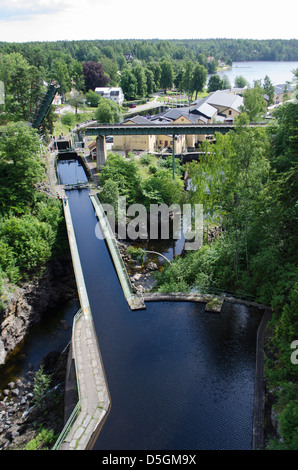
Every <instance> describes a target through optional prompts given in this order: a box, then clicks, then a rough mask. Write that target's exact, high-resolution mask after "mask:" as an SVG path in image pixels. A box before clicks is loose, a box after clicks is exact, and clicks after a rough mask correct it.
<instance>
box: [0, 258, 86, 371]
mask: <svg viewBox="0 0 298 470" xmlns="http://www.w3.org/2000/svg"><path fill="white" fill-rule="evenodd" d="M76 297H77V292H76V284H75V280H74V274H73V268H72V264H71V259H70V256H69V254H67V253H66V254H65V255H64V256H62V257H61V259H59V260H56V261H55V262H52V263H51V265H50V266H48V268H47V269H46V270H45V272H44V273H43V275H42V276H41V277H39V278H37V279H35V280H34V281H32V282H28V283H24V284H23V285H22V287H17V286H9V285H8V284H7V285H6V286H5V289H4V294H3V295H2V300H3V301H4V302H5V304H6V308H5V310H4V311H2V312H1V316H0V365H1V364H4V363H5V360H6V358H7V355H8V354H9V353H11V352H13V351H14V349H15V347H16V346H17V345H18V344H19V343H20V342H21V341H22V340H23V339H24V338H25V336H26V335H27V333H28V332H29V330H30V328H31V326H33V325H34V324H36V323H39V322H40V321H41V319H42V317H43V315H44V314H45V313H46V312H47V311H48V310H49V309H52V308H55V307H56V306H57V305H59V304H60V303H61V302H65V301H66V300H68V299H73V298H76Z"/></svg>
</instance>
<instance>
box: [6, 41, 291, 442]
mask: <svg viewBox="0 0 298 470" xmlns="http://www.w3.org/2000/svg"><path fill="white" fill-rule="evenodd" d="M297 42H298V41H297V40H290V41H283V40H272V41H253V40H229V39H226V40H219V39H210V40H187V41H177V40H171V41H159V40H152V41H137V40H123V41H59V42H53V43H47V42H46V43H27V44H25V43H24V44H22V43H20V44H17V43H0V81H2V82H3V83H4V89H5V96H4V98H5V99H4V102H3V103H1V102H0V126H1V128H0V132H1V139H0V183H1V184H0V295H1V294H2V295H1V297H0V298H1V303H0V310H3V308H4V307H5V296H6V295H7V293H8V292H9V289H10V288H12V287H11V286H13V285H22V283H23V282H24V281H27V280H28V279H32V278H34V276H38V275H40V273H41V272H42V270H43V269H44V268H45V266H46V264H47V263H48V262H49V261H50V260H51V258H52V257H53V256H59V253H60V251H59V250H61V249H62V247H63V244H64V243H65V232H64V223H63V214H62V210H61V205H60V202H59V200H57V199H56V198H53V197H51V196H50V195H49V192H48V191H47V190H46V179H47V178H46V170H47V160H46V158H44V155H45V153H46V152H47V150H46V146H44V144H48V142H49V136H50V135H51V134H53V128H54V122H55V120H56V119H57V115H56V114H55V110H54V107H52V108H51V110H50V112H49V114H48V116H47V119H46V121H45V122H44V125H43V141H42V140H41V136H40V134H39V133H38V132H37V130H35V129H33V128H32V127H31V126H29V125H28V122H30V118H31V116H32V114H33V112H34V109H35V106H36V104H37V103H38V99H39V97H40V95H41V94H42V92H43V91H44V83H43V81H44V80H45V81H49V80H52V79H56V80H57V81H58V82H59V84H60V92H61V94H62V96H63V99H65V100H67V99H68V93H69V92H70V91H71V90H76V91H77V92H78V93H81V94H87V96H88V97H89V98H88V100H89V101H90V103H91V101H92V100H93V99H95V96H94V88H95V86H96V85H95V86H94V84H95V82H94V81H92V80H93V78H94V77H96V80H97V79H98V77H99V78H100V80H101V82H100V83H98V82H96V83H97V86H100V85H101V84H111V85H119V84H124V83H125V80H126V84H127V88H128V90H130V92H129V93H128V96H129V98H132V99H135V98H136V97H143V96H144V95H146V94H148V93H150V92H152V91H155V90H156V89H159V87H161V88H164V87H165V88H167V86H168V82H166V81H165V82H163V81H162V80H161V78H163V79H164V80H165V77H169V75H170V78H171V80H172V82H174V83H175V80H176V83H182V84H183V85H181V86H182V87H183V88H185V89H186V90H187V86H188V85H187V80H186V78H187V71H188V70H190V68H191V67H190V66H189V64H190V63H192V64H193V66H201V67H203V69H204V70H205V72H206V73H207V71H209V72H210V70H211V71H212V70H213V71H216V67H217V66H218V61H223V62H224V63H225V64H231V63H232V62H233V61H241V60H298V56H297V50H298V48H297ZM208 57H212V58H213V59H212V60H211V61H209V62H208ZM210 64H211V65H210ZM169 65H170V67H169ZM94 67H95V71H94ZM194 68H195V67H194ZM132 70H134V74H132V73H131V72H132ZM163 70H164V75H163V76H162V75H161V73H162V71H163ZM198 70H199V69H198ZM200 70H202V69H200ZM119 71H121V73H122V75H121V78H120V76H119V74H118V72H119ZM169 71H170V73H169ZM132 75H133V76H132ZM92 77H93V78H92ZM133 77H135V78H133ZM121 79H122V83H121ZM88 80H89V81H88ZM150 86H151V88H150ZM84 97H85V95H84ZM92 105H93V104H92ZM97 105H98V102H97V103H94V107H95V108H96V106H97ZM118 111H119V110H118V109H111V110H110V118H109V119H111V120H113V119H119V118H120V117H119V114H118ZM116 115H117V118H116ZM248 120H249V117H248V116H247V115H246V114H245V113H242V114H241V115H240V117H239V118H238V120H237V127H236V130H235V132H231V133H228V134H226V135H221V134H219V135H216V142H215V143H213V144H211V143H205V144H204V147H203V150H204V154H203V155H202V157H201V159H200V162H199V163H198V162H192V163H189V164H188V165H187V167H186V168H181V167H180V165H178V164H177V167H176V175H175V180H174V181H173V179H172V172H171V161H170V160H164V161H161V162H159V163H158V164H157V163H156V161H155V160H154V158H153V157H151V156H146V157H144V158H143V161H142V165H143V170H144V168H145V167H146V169H147V170H148V171H147V170H146V177H144V171H141V170H140V166H138V165H137V164H136V162H135V161H134V159H133V157H132V156H131V157H130V158H128V159H123V158H122V157H119V156H118V155H110V156H109V158H108V161H107V164H106V167H105V168H104V170H103V171H102V173H101V174H100V183H101V186H102V193H101V194H102V198H103V200H104V201H105V202H109V203H112V204H113V203H115V201H116V199H117V196H118V195H125V196H126V197H127V201H128V203H129V204H130V203H133V202H138V203H142V204H144V205H145V206H146V207H147V208H149V207H150V203H152V202H155V203H158V204H161V203H166V204H168V205H170V204H172V203H179V204H181V203H183V202H189V203H191V204H196V203H202V204H203V206H204V213H205V214H206V219H205V229H206V230H205V240H204V244H203V247H202V248H201V249H200V250H198V251H193V252H189V253H186V254H185V255H184V256H181V257H178V258H176V259H175V260H174V262H173V263H172V264H171V266H166V267H165V269H164V270H163V272H162V275H159V276H158V275H157V279H156V281H157V284H156V288H157V289H158V290H160V291H181V290H183V291H189V290H190V289H198V290H201V291H213V292H223V291H225V292H231V293H233V295H235V296H236V295H238V296H239V297H244V298H250V299H254V300H256V301H258V302H260V303H263V304H266V305H269V306H271V307H272V309H273V315H272V319H271V322H270V325H269V328H268V331H267V337H266V371H265V373H266V388H267V390H270V396H271V397H273V401H274V409H275V411H276V412H277V413H278V415H279V423H280V436H278V437H275V438H274V439H270V440H268V442H267V448H272V449H291V450H297V449H298V406H297V405H298V401H297V391H298V390H297V389H298V385H297V377H298V374H297V372H298V369H297V367H298V365H297V364H295V363H293V362H292V361H291V354H292V352H293V349H291V343H292V342H293V341H294V340H298V277H297V248H298V247H297V228H298V227H297V220H298V217H297V216H298V214H297V211H298V203H297V193H298V191H297V190H298V188H297V170H298V168H297V163H298V162H297V157H298V106H297V104H294V103H287V104H283V105H282V106H280V107H279V108H278V109H276V110H275V112H274V114H273V119H272V120H271V122H270V124H269V125H268V126H266V128H248V127H246V124H247V122H248ZM185 170H187V172H188V174H189V175H190V176H191V180H192V189H191V190H190V191H188V192H186V191H184V188H183V182H182V180H181V176H182V172H184V171H185ZM207 214H208V217H207ZM210 227H218V228H219V229H220V230H219V235H218V236H217V237H215V239H213V240H212V241H210V239H209V238H208V228H210Z"/></svg>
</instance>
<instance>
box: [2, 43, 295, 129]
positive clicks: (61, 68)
mask: <svg viewBox="0 0 298 470" xmlns="http://www.w3.org/2000/svg"><path fill="white" fill-rule="evenodd" d="M297 46H298V41H297V40H272V41H269V40H266V41H256V40H232V39H209V40H180V41H178V40H168V41H165V40H114V41H57V42H30V43H5V42H2V43H0V81H1V82H3V84H4V103H2V102H0V123H1V122H2V123H4V124H5V123H7V122H9V121H11V120H14V121H19V120H24V121H29V120H30V118H31V117H32V115H33V114H34V111H35V106H36V103H37V102H38V100H39V98H40V96H41V95H42V94H43V93H45V90H46V83H48V82H50V81H51V80H56V81H57V82H58V83H59V86H60V88H59V94H60V95H61V96H62V100H63V101H65V100H66V99H67V98H69V95H68V94H69V93H70V92H72V93H73V92H74V91H75V92H77V93H80V95H78V94H77V95H76V97H75V98H76V99H74V97H73V96H72V100H73V103H74V106H75V107H77V105H80V104H82V103H84V100H85V101H88V102H89V103H90V104H91V106H93V105H94V102H96V99H99V98H98V97H97V98H96V96H94V95H95V94H94V89H95V88H96V87H98V86H107V85H109V86H121V87H122V89H123V92H124V94H125V98H126V100H135V99H138V98H142V97H146V96H149V95H151V94H152V93H154V92H156V91H158V90H160V89H161V90H167V89H171V88H172V86H173V85H175V87H176V89H177V90H178V91H181V92H184V93H186V94H187V95H189V96H190V95H195V96H196V95H197V93H199V92H201V91H202V90H203V89H204V87H205V85H206V81H207V73H210V74H215V73H216V71H217V69H218V65H221V64H222V63H225V64H228V65H231V64H232V62H233V61H235V60H298V53H297V50H298V47H297ZM238 78H239V77H238ZM210 80H211V82H212V83H211V82H210ZM210 80H209V82H210V83H209V84H208V91H214V90H216V89H222V88H228V87H230V86H231V85H233V84H230V83H229V82H228V80H227V79H226V82H225V83H224V82H223V80H221V79H220V78H219V76H217V75H212V76H211V79H210ZM218 81H221V83H218ZM90 91H91V92H93V95H92V94H91V95H89V96H86V94H88V93H89V92H90ZM95 106H97V104H95ZM53 120H54V115H53V109H52V110H51V111H50V113H49V114H48V116H47V119H46V121H45V122H44V123H43V133H44V135H46V134H52V133H53Z"/></svg>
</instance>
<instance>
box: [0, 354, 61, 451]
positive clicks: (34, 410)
mask: <svg viewBox="0 0 298 470" xmlns="http://www.w3.org/2000/svg"><path fill="white" fill-rule="evenodd" d="M67 354H68V348H66V349H65V351H64V352H63V353H62V354H60V353H59V352H55V351H53V352H51V353H49V354H47V355H46V356H45V357H44V358H43V359H42V360H41V365H42V366H43V368H44V373H46V374H47V375H48V376H49V377H50V378H51V385H50V390H49V393H47V396H46V397H45V399H44V400H43V407H44V408H42V409H40V408H38V407H37V406H36V405H35V404H34V377H35V373H36V371H34V370H32V368H31V370H28V372H27V373H26V374H25V375H24V377H21V378H19V379H17V380H16V381H15V382H13V381H11V382H9V383H8V384H7V385H6V387H5V388H4V389H3V390H2V392H0V450H17V449H20V450H24V449H25V448H26V445H27V444H28V442H30V441H31V440H32V439H33V438H35V437H36V435H37V434H38V432H39V430H40V428H41V427H44V428H45V429H48V430H52V431H53V433H54V434H55V435H56V434H58V433H59V432H60V431H61V429H62V427H63V416H64V387H65V368H66V359H67ZM51 445H52V444H50V443H49V448H51ZM40 446H41V448H43V449H46V448H47V445H46V444H45V443H44V442H41V443H40Z"/></svg>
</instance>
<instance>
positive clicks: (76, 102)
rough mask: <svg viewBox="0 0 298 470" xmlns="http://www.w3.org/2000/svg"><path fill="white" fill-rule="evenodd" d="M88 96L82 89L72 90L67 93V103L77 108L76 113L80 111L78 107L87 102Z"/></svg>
mask: <svg viewBox="0 0 298 470" xmlns="http://www.w3.org/2000/svg"><path fill="white" fill-rule="evenodd" d="M85 101H86V98H85V96H84V95H83V93H81V92H80V91H77V90H72V91H71V92H70V93H68V94H67V95H66V103H68V104H70V105H71V106H73V107H74V108H75V113H76V114H77V112H78V107H79V106H82V105H83V104H85Z"/></svg>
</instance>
